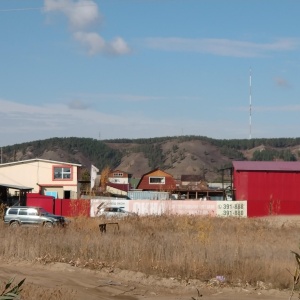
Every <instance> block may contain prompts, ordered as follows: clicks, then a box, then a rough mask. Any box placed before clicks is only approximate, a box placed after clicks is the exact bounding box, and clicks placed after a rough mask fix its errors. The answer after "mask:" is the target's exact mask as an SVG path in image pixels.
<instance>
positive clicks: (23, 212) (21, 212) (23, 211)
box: [19, 208, 27, 216]
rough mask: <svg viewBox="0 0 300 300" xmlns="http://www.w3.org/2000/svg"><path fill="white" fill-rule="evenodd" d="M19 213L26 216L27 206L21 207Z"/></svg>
mask: <svg viewBox="0 0 300 300" xmlns="http://www.w3.org/2000/svg"><path fill="white" fill-rule="evenodd" d="M19 215H21V216H26V215H27V209H26V208H25V209H20V210H19Z"/></svg>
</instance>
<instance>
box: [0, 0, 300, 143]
mask: <svg viewBox="0 0 300 300" xmlns="http://www.w3.org/2000/svg"><path fill="white" fill-rule="evenodd" d="M299 12H300V1H298V0H284V1H282V0H272V1H270V0H44V1H42V0H0V38H1V43H0V146H8V145H14V144H18V143H23V142H30V141H36V140H43V139H47V138H52V137H86V138H94V139H99V140H106V139H116V138H118V139H119V138H120V139H121V138H129V139H136V138H153V137H164V136H180V135H197V136H207V137H210V138H215V139H249V138H282V137H287V138H293V137H299V136H300V132H299V128H300V117H299V116H300V18H299Z"/></svg>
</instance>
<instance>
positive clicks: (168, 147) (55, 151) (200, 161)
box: [2, 136, 300, 181]
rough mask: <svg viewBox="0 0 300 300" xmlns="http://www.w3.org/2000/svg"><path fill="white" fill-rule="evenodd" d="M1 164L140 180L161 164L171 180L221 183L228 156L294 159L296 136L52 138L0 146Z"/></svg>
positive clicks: (298, 148) (299, 144)
mask: <svg viewBox="0 0 300 300" xmlns="http://www.w3.org/2000/svg"><path fill="white" fill-rule="evenodd" d="M2 153H3V157H2V162H3V163H6V162H12V161H18V160H26V159H31V158H42V159H49V160H57V161H64V162H72V163H80V164H82V165H83V166H85V167H86V168H87V169H88V170H90V166H91V164H93V165H95V166H96V167H98V168H99V170H100V171H101V170H103V169H104V168H106V167H110V168H111V169H120V170H122V171H124V172H128V173H131V174H132V175H133V177H135V178H140V177H141V175H142V174H144V173H146V172H148V171H150V170H152V169H154V168H156V167H160V168H161V169H163V170H164V171H166V172H168V173H170V174H172V175H173V176H174V177H175V178H180V176H181V175H192V174H198V175H199V174H200V175H204V176H205V177H206V179H207V180H209V181H220V180H221V173H220V172H219V170H220V169H221V168H226V167H229V166H231V162H232V160H275V159H276V160H286V161H293V160H298V159H299V157H300V138H294V139H292V138H280V139H251V140H246V139H245V140H216V139H211V138H207V137H202V136H179V137H161V138H149V139H117V140H103V141H100V140H95V139H91V138H75V137H69V138H51V139H46V140H38V141H32V142H27V143H23V144H16V145H12V146H7V147H3V148H2Z"/></svg>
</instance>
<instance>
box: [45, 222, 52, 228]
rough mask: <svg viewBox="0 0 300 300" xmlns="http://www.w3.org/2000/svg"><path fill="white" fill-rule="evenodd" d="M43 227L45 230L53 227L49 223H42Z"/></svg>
mask: <svg viewBox="0 0 300 300" xmlns="http://www.w3.org/2000/svg"><path fill="white" fill-rule="evenodd" d="M44 227H45V228H52V227H53V224H52V223H51V222H45V223H44Z"/></svg>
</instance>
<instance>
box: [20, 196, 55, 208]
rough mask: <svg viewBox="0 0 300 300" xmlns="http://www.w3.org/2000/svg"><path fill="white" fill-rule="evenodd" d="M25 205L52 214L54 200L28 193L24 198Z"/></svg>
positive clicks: (49, 197)
mask: <svg viewBox="0 0 300 300" xmlns="http://www.w3.org/2000/svg"><path fill="white" fill-rule="evenodd" d="M26 205H27V206H38V207H42V208H44V209H45V210H46V211H48V212H49V213H53V212H54V199H53V197H52V196H44V195H40V194H36V193H28V194H27V197H26Z"/></svg>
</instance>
